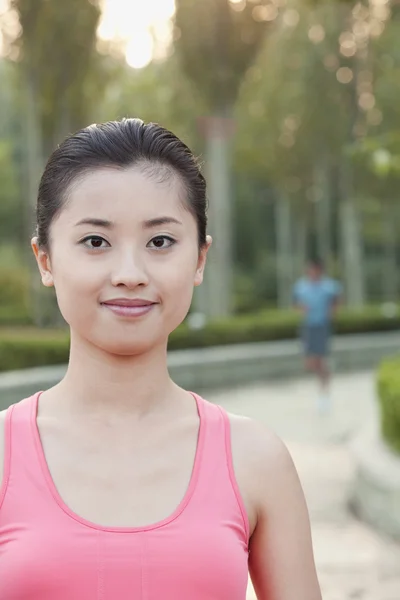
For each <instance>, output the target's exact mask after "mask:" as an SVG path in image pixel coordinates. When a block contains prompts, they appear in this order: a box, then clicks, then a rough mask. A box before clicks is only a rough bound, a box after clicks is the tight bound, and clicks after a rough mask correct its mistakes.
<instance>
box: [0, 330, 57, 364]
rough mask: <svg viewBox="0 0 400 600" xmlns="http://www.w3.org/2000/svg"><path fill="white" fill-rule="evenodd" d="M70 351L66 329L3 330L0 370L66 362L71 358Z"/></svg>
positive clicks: (1, 335) (0, 338) (1, 334)
mask: <svg viewBox="0 0 400 600" xmlns="http://www.w3.org/2000/svg"><path fill="white" fill-rule="evenodd" d="M68 353H69V334H68V332H67V331H66V330H54V331H41V330H39V329H34V328H20V329H16V330H6V331H3V332H2V331H1V330H0V371H12V370H14V369H26V368H30V367H39V366H44V365H57V364H63V363H66V362H67V361H68Z"/></svg>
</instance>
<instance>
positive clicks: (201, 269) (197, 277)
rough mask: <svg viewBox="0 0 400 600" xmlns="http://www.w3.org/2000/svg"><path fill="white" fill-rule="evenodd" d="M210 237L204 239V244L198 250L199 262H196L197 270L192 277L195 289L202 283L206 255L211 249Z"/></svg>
mask: <svg viewBox="0 0 400 600" xmlns="http://www.w3.org/2000/svg"><path fill="white" fill-rule="evenodd" d="M211 244H212V237H211V236H210V235H208V236H207V238H206V243H205V244H204V246H203V247H202V248H201V250H200V254H199V260H198V261H197V269H196V274H195V277H194V285H195V287H197V286H199V285H201V284H202V283H203V278H204V269H205V266H206V261H207V254H208V251H209V249H210V248H211Z"/></svg>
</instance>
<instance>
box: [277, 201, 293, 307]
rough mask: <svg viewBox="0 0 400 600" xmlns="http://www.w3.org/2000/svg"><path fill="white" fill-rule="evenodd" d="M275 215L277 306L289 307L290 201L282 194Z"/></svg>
mask: <svg viewBox="0 0 400 600" xmlns="http://www.w3.org/2000/svg"><path fill="white" fill-rule="evenodd" d="M275 215H276V217H275V219H276V220H275V223H276V242H277V248H276V258H277V263H276V273H277V289H278V306H279V308H289V307H290V306H291V305H292V286H293V249H292V228H291V218H290V202H289V199H288V198H287V197H285V196H283V195H282V196H280V197H279V198H278V199H277V201H276V202H275Z"/></svg>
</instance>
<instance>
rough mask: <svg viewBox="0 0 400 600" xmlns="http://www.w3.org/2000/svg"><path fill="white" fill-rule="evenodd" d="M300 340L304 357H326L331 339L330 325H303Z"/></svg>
mask: <svg viewBox="0 0 400 600" xmlns="http://www.w3.org/2000/svg"><path fill="white" fill-rule="evenodd" d="M301 339H302V342H303V348H304V353H305V355H306V356H327V355H328V354H329V346H330V339H331V328H330V325H329V324H326V325H303V327H302V331H301Z"/></svg>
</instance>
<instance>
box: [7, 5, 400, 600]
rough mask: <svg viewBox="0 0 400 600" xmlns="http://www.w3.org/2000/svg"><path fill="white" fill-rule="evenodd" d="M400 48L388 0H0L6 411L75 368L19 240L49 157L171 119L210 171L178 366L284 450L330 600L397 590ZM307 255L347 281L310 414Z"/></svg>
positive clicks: (187, 380)
mask: <svg viewBox="0 0 400 600" xmlns="http://www.w3.org/2000/svg"><path fill="white" fill-rule="evenodd" d="M399 40H400V4H399V2H398V0H362V1H351V0H348V1H346V0H342V1H339V0H175V1H174V0H146V1H143V0H103V1H101V0H68V1H67V0H0V371H4V372H5V373H3V374H1V376H0V392H1V395H0V408H4V407H6V406H8V405H9V404H11V403H12V402H15V401H17V400H20V399H21V398H22V397H24V396H27V395H28V394H30V393H33V392H34V391H36V390H37V389H39V388H40V389H45V388H46V387H49V386H50V385H52V384H54V383H55V382H57V381H58V380H59V379H60V377H61V376H62V374H63V372H64V368H65V366H63V365H65V364H66V362H67V360H68V332H67V329H66V327H65V324H64V323H63V322H62V320H61V318H60V315H59V312H58V310H57V306H56V302H55V297H54V292H53V291H52V290H49V289H46V288H43V287H42V286H41V285H40V280H39V275H38V273H37V269H36V265H35V264H34V261H33V255H32V252H31V249H30V239H31V236H32V234H33V233H34V207H35V203H36V195H37V187H38V182H39V179H40V176H41V173H42V171H43V168H44V164H45V162H46V160H47V158H48V156H49V154H50V153H51V152H52V150H53V149H54V148H55V147H56V145H57V144H58V143H59V142H60V141H61V140H62V139H63V138H64V137H65V136H66V135H68V134H69V133H72V132H74V131H76V130H77V129H79V128H81V127H84V126H86V125H88V124H90V123H95V122H102V121H106V120H111V119H118V118H122V117H140V118H142V119H143V120H144V121H156V122H159V123H161V124H162V125H163V126H165V127H167V128H169V129H171V130H172V131H173V132H174V133H176V134H177V135H178V136H179V137H181V138H182V139H183V140H184V141H185V142H186V143H187V144H188V145H189V147H190V148H192V149H193V151H194V152H195V154H196V155H197V156H199V159H200V161H201V162H202V164H203V169H204V173H205V175H206V178H207V183H208V194H209V202H210V206H209V221H210V226H209V229H210V233H211V234H212V236H213V238H214V244H213V247H212V251H211V253H210V258H209V261H208V265H207V271H206V280H205V282H204V284H203V285H202V286H201V287H200V288H199V289H197V290H196V294H195V298H194V302H193V306H192V309H191V312H190V314H189V316H188V318H187V319H186V321H185V323H183V324H182V326H181V327H180V328H179V329H178V330H177V331H175V332H174V333H173V334H172V335H171V338H170V350H182V351H184V352H172V353H170V356H169V358H170V359H171V362H170V367H171V373H172V376H173V377H174V378H175V380H176V381H177V382H178V383H180V384H181V385H184V386H186V387H187V388H190V389H196V390H202V389H206V388H207V397H208V398H209V399H210V400H212V401H216V402H218V403H220V404H222V405H224V406H226V407H227V408H228V409H229V410H232V411H233V412H236V411H237V412H240V413H243V414H247V415H249V416H252V417H255V418H256V419H258V420H260V421H263V422H265V424H267V425H268V426H270V427H273V428H274V429H275V430H276V431H277V432H278V433H279V434H280V435H281V436H282V437H283V438H284V440H285V441H286V442H287V443H288V445H289V447H290V450H291V452H292V455H293V456H294V459H295V462H296V466H297V467H298V470H299V473H300V476H301V480H302V483H303V485H304V488H305V492H306V496H307V500H308V504H309V508H310V514H311V520H312V526H313V537H314V547H315V552H316V560H317V567H318V573H319V577H320V581H321V586H322V589H323V594H324V600H346V599H350V598H352V599H355V598H358V599H360V600H398V599H399V598H400V569H399V565H400V546H399V545H398V544H397V543H396V542H395V541H393V538H397V539H400V483H399V482H400V454H399V453H400V360H399V358H395V359H392V358H388V359H386V360H384V361H383V363H382V364H380V363H381V361H382V359H383V358H384V357H385V356H387V355H392V354H397V353H398V351H399V347H400V333H399V331H400V311H399V307H400V304H399V291H400V270H399V268H398V262H399V256H400V241H399V240H400V235H399V234H400V202H399V189H400V102H399V98H400V41H399ZM310 256H313V257H315V256H318V257H319V258H321V259H322V260H323V261H324V263H325V265H326V272H327V274H328V275H329V276H331V277H333V278H335V279H336V280H338V281H340V282H341V283H342V285H343V290H344V293H343V306H342V307H341V308H340V310H339V311H338V313H337V315H336V317H335V324H334V326H335V332H336V334H337V336H335V340H334V352H333V362H334V366H335V368H336V370H337V371H347V373H346V374H343V373H342V374H337V375H335V378H334V382H333V390H332V397H333V406H334V410H333V412H332V413H331V414H330V415H329V416H328V417H326V418H325V419H322V420H321V417H320V416H319V415H317V414H316V412H315V407H314V404H313V402H314V400H313V398H314V396H315V385H314V382H313V381H312V380H308V379H304V378H299V377H300V376H302V375H303V371H302V369H303V367H302V361H301V356H300V352H299V346H298V343H297V341H296V338H297V334H298V328H299V319H300V317H299V314H298V313H297V312H296V311H295V310H294V309H293V306H292V304H293V285H294V283H295V281H296V280H297V279H298V278H299V277H300V276H301V275H302V274H303V273H304V271H305V268H306V264H307V259H308V258H309V257H310ZM232 344H235V347H232V346H231V345H232ZM243 344H245V345H243ZM228 345H229V347H228ZM211 346H214V348H210V347H211ZM378 364H379V365H380V366H379V368H378V369H377V370H376V367H377V366H378ZM30 367H40V368H39V369H36V370H32V371H26V370H20V369H27V368H30ZM276 379H279V381H276ZM273 380H275V381H273ZM377 383H378V385H377ZM224 390H225V391H224ZM226 390H228V391H226ZM377 400H379V402H377ZM364 431H366V432H367V434H366V436H365V435H364V433H363V432H364ZM371 432H373V434H371ZM360 436H361V437H360ZM371 436H372V437H371ZM356 438H357V440H359V441H357V451H356V450H355V449H354V448H353V442H354V443H355V440H356ZM360 440H361V441H360ZM360 518H361V519H362V522H360V520H359V519H360ZM249 598H254V594H253V592H252V590H251V587H249Z"/></svg>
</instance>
